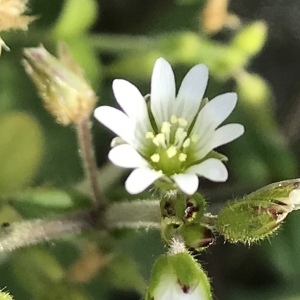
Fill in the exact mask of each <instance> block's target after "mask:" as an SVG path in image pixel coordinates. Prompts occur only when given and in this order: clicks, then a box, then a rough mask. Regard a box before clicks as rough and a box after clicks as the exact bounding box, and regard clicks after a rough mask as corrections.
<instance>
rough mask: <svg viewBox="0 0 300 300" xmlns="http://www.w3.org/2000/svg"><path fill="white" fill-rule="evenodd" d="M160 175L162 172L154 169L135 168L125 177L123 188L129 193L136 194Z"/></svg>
mask: <svg viewBox="0 0 300 300" xmlns="http://www.w3.org/2000/svg"><path fill="white" fill-rule="evenodd" d="M162 176H164V175H163V174H162V173H160V172H157V171H155V170H150V169H146V168H143V169H135V170H134V171H132V172H131V174H130V175H129V177H128V178H127V180H126V182H125V188H126V190H127V191H128V193H130V194H138V193H141V192H143V191H144V190H145V189H146V188H147V187H148V186H149V185H151V184H152V183H153V182H154V181H155V180H157V179H158V178H160V177H162Z"/></svg>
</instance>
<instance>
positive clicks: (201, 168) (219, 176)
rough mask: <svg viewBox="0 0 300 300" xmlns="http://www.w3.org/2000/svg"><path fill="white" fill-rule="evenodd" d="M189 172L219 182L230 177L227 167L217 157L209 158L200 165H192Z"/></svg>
mask: <svg viewBox="0 0 300 300" xmlns="http://www.w3.org/2000/svg"><path fill="white" fill-rule="evenodd" d="M187 173H192V174H197V175H199V176H203V177H205V178H207V179H209V180H211V181H217V182H218V181H226V180H227V178H228V172H227V169H226V167H225V166H224V164H223V163H222V162H221V161H220V160H218V159H216V158H209V159H207V160H205V161H204V162H202V163H200V164H198V165H195V166H192V167H190V168H189V169H188V170H187Z"/></svg>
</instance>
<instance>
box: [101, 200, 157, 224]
mask: <svg viewBox="0 0 300 300" xmlns="http://www.w3.org/2000/svg"><path fill="white" fill-rule="evenodd" d="M160 222H161V213H160V205H159V201H157V200H139V201H131V202H118V203H113V204H111V205H110V206H109V207H108V208H107V211H106V213H105V221H104V223H105V226H106V227H107V228H150V227H151V228H156V229H159V228H160Z"/></svg>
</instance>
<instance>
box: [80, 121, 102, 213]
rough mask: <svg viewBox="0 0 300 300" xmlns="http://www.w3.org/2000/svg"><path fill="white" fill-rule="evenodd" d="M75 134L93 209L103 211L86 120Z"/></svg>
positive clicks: (88, 126)
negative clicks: (88, 184)
mask: <svg viewBox="0 0 300 300" xmlns="http://www.w3.org/2000/svg"><path fill="white" fill-rule="evenodd" d="M77 134H78V143H79V148H80V154H81V157H82V161H83V167H84V171H85V174H86V177H87V180H88V181H89V183H90V188H91V191H92V199H93V201H94V205H95V207H96V208H99V211H101V210H103V209H104V206H105V203H104V198H103V197H102V195H101V192H100V188H99V185H98V182H97V163H96V158H95V154H94V150H93V145H92V136H91V132H90V125H89V120H88V119H87V120H84V121H83V122H81V123H80V124H78V126H77Z"/></svg>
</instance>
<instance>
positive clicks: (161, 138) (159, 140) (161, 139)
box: [152, 133, 167, 148]
mask: <svg viewBox="0 0 300 300" xmlns="http://www.w3.org/2000/svg"><path fill="white" fill-rule="evenodd" d="M152 141H153V143H154V145H156V146H157V147H163V148H167V145H166V137H165V135H164V134H163V133H159V134H157V135H156V136H155V137H154V138H153V139H152Z"/></svg>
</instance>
